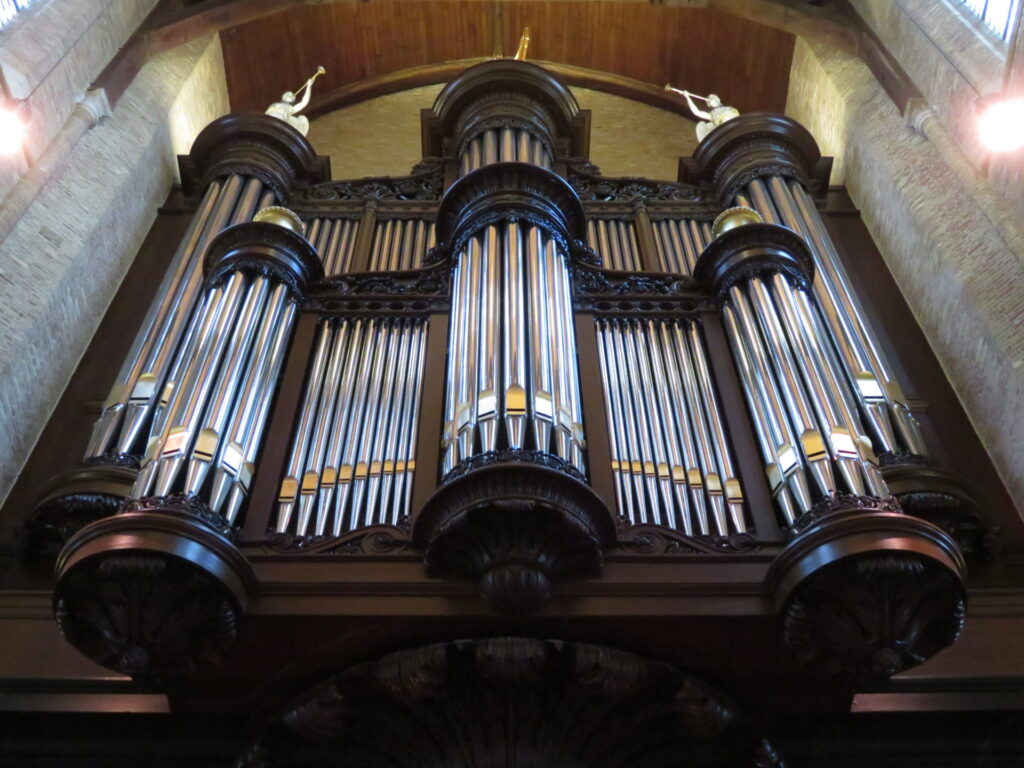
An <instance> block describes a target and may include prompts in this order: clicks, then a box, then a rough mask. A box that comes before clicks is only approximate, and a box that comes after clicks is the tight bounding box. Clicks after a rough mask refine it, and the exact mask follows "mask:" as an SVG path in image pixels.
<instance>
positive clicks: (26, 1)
mask: <svg viewBox="0 0 1024 768" xmlns="http://www.w3.org/2000/svg"><path fill="white" fill-rule="evenodd" d="M32 2H33V0H0V27H2V26H4V25H5V24H6V23H7V22H9V21H10V20H11V19H13V18H14V17H15V16H16V15H17V14H18V11H21V10H24V9H25V8H27V7H28V6H29V5H31V4H32Z"/></svg>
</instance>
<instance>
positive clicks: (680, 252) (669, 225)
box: [651, 219, 704, 275]
mask: <svg viewBox="0 0 1024 768" xmlns="http://www.w3.org/2000/svg"><path fill="white" fill-rule="evenodd" d="M651 224H652V227H653V229H654V240H655V245H656V246H657V249H658V261H659V264H660V266H661V270H662V271H663V272H678V273H680V274H684V275H690V274H693V269H694V267H695V266H696V265H697V256H698V254H699V253H700V252H701V250H703V248H704V235H703V233H702V230H701V225H700V224H699V222H697V221H695V220H693V219H659V220H656V221H653V222H651Z"/></svg>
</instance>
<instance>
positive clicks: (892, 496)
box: [8, 60, 1020, 768]
mask: <svg viewBox="0 0 1024 768" xmlns="http://www.w3.org/2000/svg"><path fill="white" fill-rule="evenodd" d="M421 119H422V135H423V150H424V157H423V161H422V162H421V163H420V164H419V165H417V166H416V167H415V168H414V169H413V170H412V172H411V173H410V174H409V175H408V176H404V177H393V178H391V177H388V178H376V179H361V180H348V181H338V180H332V179H331V177H330V169H329V164H328V163H327V161H326V159H325V158H322V157H319V156H318V155H317V154H316V152H315V150H314V148H313V147H312V146H311V145H310V144H309V143H308V142H307V141H306V139H305V138H304V137H303V136H302V135H301V134H299V133H298V132H297V131H295V130H294V129H293V128H291V127H290V126H288V125H287V124H285V123H284V122H282V121H280V120H277V119H275V118H273V117H270V116H266V115H256V114H233V115H229V116H226V117H224V118H221V119H219V120H217V121H215V122H214V123H212V124H211V125H209V126H208V127H207V128H206V129H205V130H204V131H203V132H202V133H201V134H200V135H199V137H198V138H197V140H196V141H195V144H194V146H193V147H192V150H191V152H190V154H189V155H188V156H184V157H182V158H181V159H180V165H181V173H182V188H181V190H180V193H178V194H177V196H176V197H175V200H176V201H177V203H176V204H177V205H178V206H179V207H178V210H177V213H176V216H174V218H175V221H176V222H177V223H175V224H173V225H168V226H166V227H164V229H162V230H160V237H159V238H156V239H155V240H154V239H153V238H151V241H149V244H148V246H147V248H148V251H147V248H144V250H143V253H142V254H141V255H140V257H139V263H140V265H142V267H141V268H142V269H144V270H145V275H144V277H143V278H141V279H140V280H139V283H138V284H139V285H142V286H144V287H143V290H142V292H143V294H144V295H143V296H142V297H138V296H136V297H135V298H134V301H133V302H132V303H131V304H130V305H129V304H128V303H126V302H125V301H121V304H120V305H118V303H117V302H115V305H114V306H113V307H112V309H111V317H114V318H115V319H116V322H117V324H118V326H119V327H120V329H121V330H120V334H119V335H116V334H113V333H110V334H108V336H109V339H110V340H109V341H107V340H105V339H104V337H103V333H102V332H101V334H100V335H99V336H98V337H97V340H96V341H95V342H94V344H93V347H92V349H91V350H90V353H89V356H91V357H87V360H86V362H85V363H83V365H85V364H88V365H89V366H90V368H91V369H92V370H93V371H94V373H93V374H91V376H92V378H91V379H90V381H91V382H92V383H93V384H94V385H95V386H100V385H102V386H103V387H104V388H105V391H103V392H102V393H101V392H100V391H96V392H94V393H93V394H92V396H93V397H94V398H95V399H96V400H98V401H100V402H99V404H98V407H97V408H96V409H95V410H94V413H93V414H92V415H93V416H95V421H94V424H93V426H92V427H91V430H83V431H82V434H77V433H74V434H72V433H69V434H66V435H65V442H66V443H67V446H66V447H64V446H61V447H59V448H55V449H54V450H51V452H50V454H47V455H46V456H44V457H42V458H37V459H35V460H34V461H35V465H34V466H35V467H36V470H35V471H36V473H37V474H45V475H46V481H45V482H44V483H43V484H42V485H41V487H39V488H38V490H37V491H36V492H35V493H34V496H33V500H32V503H31V505H29V506H27V507H26V508H24V509H22V510H20V511H15V512H13V513H12V514H19V515H21V516H22V517H23V518H24V521H25V522H24V530H25V536H24V538H25V541H27V542H30V545H29V546H30V549H32V550H33V553H32V554H33V556H34V557H35V560H36V561H37V563H36V568H37V571H38V570H39V566H38V561H40V560H42V561H43V562H44V565H48V564H49V563H50V562H52V563H53V567H54V568H55V574H56V575H55V580H54V582H53V606H54V614H55V618H56V622H57V625H58V626H59V629H60V631H61V633H62V634H63V637H64V639H65V640H66V641H67V643H69V644H70V645H71V646H73V647H74V648H75V649H77V650H78V651H79V652H81V653H83V654H85V655H86V656H87V657H88V658H90V659H92V660H93V661H95V662H97V663H98V664H100V665H103V666H104V667H107V668H109V669H110V670H113V672H115V673H116V674H117V675H121V676H126V677H128V678H131V679H132V680H134V681H135V683H136V684H138V685H142V686H145V687H146V689H147V690H148V689H152V688H156V689H160V690H164V689H166V690H171V691H174V692H175V693H174V697H175V698H174V702H175V706H176V707H178V708H180V710H181V711H203V708H204V705H203V703H202V701H203V698H202V696H203V694H202V693H200V692H206V693H208V692H209V691H211V690H215V691H217V696H216V698H217V700H218V702H220V703H219V704H218V705H217V706H218V707H223V708H226V709H228V710H231V711H238V712H244V713H246V714H247V715H249V716H251V717H255V718H259V719H260V721H261V722H262V723H263V726H262V727H261V728H260V729H259V731H258V733H256V734H254V735H253V736H252V741H251V744H250V746H249V747H247V748H246V749H245V750H243V751H242V754H241V757H239V758H238V760H239V762H238V765H241V766H271V765H273V766H277V765H281V766H284V765H310V766H313V765H316V766H320V765H345V766H349V765H352V766H385V765H388V766H409V767H410V768H411V767H412V766H424V767H426V766H438V767H440V766H459V767H460V768H461V767H462V766H465V767H466V768H468V767H469V766H484V765H487V766H491V765H494V766H499V765H500V766H537V765H551V766H556V765H557V766H566V767H567V768H575V766H579V768H585V767H591V766H593V767H597V766H609V767H611V766H632V765H637V766H640V765H642V766H645V767H647V768H654V767H655V766H661V765H664V766H670V765H679V764H681V763H680V762H679V759H680V755H686V756H688V760H687V762H686V764H693V765H702V766H703V765H708V766H711V765H737V766H738V765H750V766H754V765H757V766H770V765H782V764H783V757H782V756H780V753H779V751H778V750H777V749H775V747H773V746H772V743H773V742H772V739H773V738H774V736H775V734H776V733H777V732H779V733H783V737H782V738H783V741H785V735H784V734H785V728H783V727H782V726H780V725H779V723H781V722H783V721H784V720H785V719H786V718H787V717H791V716H794V715H800V714H801V713H805V712H809V711H819V710H825V711H835V712H842V711H844V708H848V706H849V697H850V695H851V692H853V691H855V690H859V688H858V686H869V687H870V686H883V688H884V686H885V685H886V684H887V683H886V682H885V681H886V680H888V679H889V678H890V677H891V676H893V675H897V674H899V673H904V672H906V671H908V670H911V669H912V668H914V667H917V666H918V665H920V664H922V663H924V662H926V661H927V660H928V659H930V658H931V657H933V656H935V655H936V654H939V653H940V652H942V651H943V649H945V648H947V647H948V646H951V645H953V644H954V643H955V642H956V640H957V638H958V636H959V635H960V633H961V631H962V628H963V625H964V620H965V615H966V612H967V601H968V586H969V585H970V584H971V582H970V581H969V580H968V566H970V569H971V571H970V572H971V574H972V577H973V574H974V573H975V568H976V567H977V569H978V571H979V572H980V573H982V574H983V575H984V574H985V573H987V572H991V571H992V568H993V566H992V565H991V563H992V558H993V557H995V556H994V555H993V554H992V551H991V550H992V549H993V538H994V536H993V534H992V529H993V526H994V525H998V526H1001V527H1002V528H1003V531H1002V532H1001V533H1000V535H1001V536H1004V537H1005V540H1004V542H1003V543H1004V546H1010V547H1012V546H1014V545H1015V542H1016V541H1017V539H1018V537H1019V535H1020V531H1019V524H1018V523H1017V522H1016V518H1015V517H1014V512H1013V510H1012V506H1011V505H1010V504H1009V502H1008V499H1007V498H1006V495H1005V491H1004V490H1003V489H1002V487H1001V486H999V485H998V483H993V482H992V481H991V478H992V477H994V471H993V470H992V469H991V466H990V465H989V463H988V460H987V458H986V457H985V456H984V452H983V450H981V447H980V444H979V443H978V441H977V439H976V437H975V436H974V435H973V433H970V431H969V430H968V431H967V432H966V433H965V431H964V427H963V425H964V424H965V423H966V421H965V417H964V415H963V413H962V412H961V411H960V410H959V409H958V408H957V407H953V408H947V407H945V404H943V406H942V407H939V405H937V404H932V405H929V404H927V403H925V402H924V399H923V398H922V396H921V394H920V393H921V392H925V391H930V390H929V387H931V388H933V389H934V388H935V387H939V390H938V391H941V392H945V391H946V390H945V389H941V388H942V387H947V385H946V384H945V383H944V380H943V379H942V376H941V372H940V371H938V369H937V365H936V363H935V361H934V359H932V358H931V357H930V353H929V352H928V350H927V349H926V348H923V342H922V340H921V337H920V334H919V332H917V330H916V328H914V327H913V326H912V321H911V325H909V326H908V325H906V323H907V322H908V318H909V312H908V311H907V310H906V308H905V307H903V306H902V305H901V300H900V299H899V297H898V292H896V291H895V289H894V288H893V286H892V285H891V279H890V278H889V277H888V275H887V274H886V273H885V272H884V267H882V265H881V262H880V260H879V259H878V257H877V253H874V251H873V246H871V243H870V240H869V239H868V238H867V237H866V232H865V231H864V230H863V227H862V226H861V225H860V223H859V219H856V218H855V216H853V215H851V213H850V211H849V206H848V205H847V204H845V203H844V202H843V200H844V198H843V195H842V193H841V191H838V190H832V191H830V190H829V188H828V184H827V181H828V175H829V168H830V160H829V159H828V158H823V157H822V156H821V155H820V152H819V150H818V148H817V145H816V144H815V142H814V139H813V138H812V137H811V135H810V134H809V133H808V132H807V131H806V130H805V129H804V128H803V127H802V126H800V125H799V124H797V123H796V122H794V121H793V120H791V119H789V118H786V117H784V116H781V115H774V114H766V113H753V114H746V115H741V116H740V117H737V118H734V119H732V120H729V121H728V122H726V123H724V124H722V125H720V126H718V127H716V128H714V130H712V131H711V132H710V133H709V134H708V135H707V136H706V137H705V138H704V139H703V140H702V141H701V143H700V145H699V146H698V148H697V150H696V152H695V154H694V156H693V157H692V158H683V159H681V161H680V171H679V179H678V180H676V181H651V180H647V179H622V178H610V177H604V176H602V175H601V173H600V171H599V170H598V169H597V168H596V167H595V166H593V165H592V164H591V163H590V162H589V161H588V141H589V138H588V131H589V119H590V116H589V114H588V113H586V112H584V111H582V110H580V108H579V106H578V105H577V103H576V100H575V99H574V97H573V95H572V93H571V92H570V90H569V89H568V88H567V87H565V86H564V85H563V84H561V83H560V82H559V81H558V80H557V79H555V78H554V77H553V76H552V75H551V74H549V73H548V72H546V71H545V70H544V69H543V68H541V67H540V66H537V65H534V64H530V63H526V62H522V61H513V60H494V61H490V62H487V63H484V64H480V65H477V66H475V67H472V68H470V69H467V70H465V71H464V72H463V73H461V74H460V75H458V76H457V77H456V78H455V79H454V80H452V81H451V82H450V83H449V84H448V85H447V86H446V87H445V88H444V89H443V90H442V91H441V93H440V95H439V96H438V97H437V100H436V101H435V103H434V105H433V107H432V108H430V109H424V110H423V114H422V118H421ZM624 140H628V137H624ZM158 226H159V223H158ZM872 254H873V255H872ZM147 259H148V260H149V261H147ZM148 264H152V267H149V266H147V265H148ZM143 303H145V307H144V308H143V309H142V310H141V311H140V307H142V305H143ZM129 337H130V338H129ZM947 389H948V387H947ZM908 393H911V394H908ZM965 434H966V435H967V436H966V437H964V435H965ZM72 449H74V451H78V452H79V455H78V456H73V455H72V453H73V451H72ZM61 451H63V453H61ZM38 453H39V452H38V451H37V454H38ZM44 453H45V451H44ZM53 455H57V456H59V457H61V458H62V460H64V462H65V463H64V464H63V465H61V466H56V465H55V464H54V461H53V459H52V456H53ZM964 475H968V477H964ZM15 499H16V497H15ZM12 504H13V502H12ZM12 504H9V505H8V508H10V507H11V506H12ZM1011 518H1012V520H1013V521H1012V522H1009V521H1010V520H1011ZM47 553H49V555H50V556H52V560H51V561H48V560H47V559H46V558H47ZM986 558H987V559H986ZM30 559H31V558H30ZM986 563H987V564H988V565H986ZM986 569H988V570H986ZM996 570H998V569H996ZM926 666H927V665H926ZM214 709H216V707H214Z"/></svg>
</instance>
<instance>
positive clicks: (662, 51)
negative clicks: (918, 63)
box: [221, 0, 794, 112]
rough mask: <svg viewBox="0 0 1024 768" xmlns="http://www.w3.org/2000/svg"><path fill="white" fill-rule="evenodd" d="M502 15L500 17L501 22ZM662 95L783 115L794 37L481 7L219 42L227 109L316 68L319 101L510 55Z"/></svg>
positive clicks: (638, 16)
mask: <svg viewBox="0 0 1024 768" xmlns="http://www.w3.org/2000/svg"><path fill="white" fill-rule="evenodd" d="M496 8H497V12H496ZM524 26H530V27H531V29H532V32H533V34H532V41H531V43H530V51H529V53H530V58H532V59H543V60H548V61H554V62H559V63H563V64H571V65H575V66H579V67H587V68H590V69H595V70H600V71H605V72H611V73H614V74H618V75H622V76H625V77H630V78H634V79H636V80H640V81H644V82H648V83H652V84H655V85H658V86H660V85H661V84H663V83H665V82H666V81H671V82H673V83H675V84H677V85H679V86H680V87H685V88H688V89H690V90H692V91H696V92H698V93H708V92H715V93H718V94H719V95H721V96H722V97H723V99H724V100H725V102H726V103H729V104H733V105H735V106H737V107H738V108H739V109H740V110H742V111H747V112H749V111H755V110H769V111H776V112H781V111H783V109H784V108H785V101H786V91H787V88H788V86H789V69H790V64H791V61H792V54H793V43H794V37H793V36H792V35H790V34H788V33H785V32H782V31H779V30H776V29H771V28H769V27H767V26H763V25H761V24H757V23H755V22H752V21H748V20H745V19H741V18H737V17H735V16H730V15H727V14H724V13H720V12H718V11H714V10H710V9H693V8H676V7H668V6H664V5H652V4H646V3H627V2H534V1H532V0H523V1H522V2H515V3H504V4H502V5H500V6H497V7H496V6H495V4H493V3H486V2H479V1H478V0H462V1H461V2H434V1H433V0H430V1H427V0H399V1H397V2H377V1H374V2H364V3H333V4H328V5H303V6H296V7H293V8H291V9H289V10H288V11H287V12H285V13H279V14H276V15H273V16H268V17H265V18H262V19H258V20H255V21H252V22H249V23H247V24H243V25H241V26H237V27H233V28H231V29H228V30H225V31H224V32H222V33H221V40H222V44H223V49H224V63H225V67H226V70H227V78H228V89H229V93H230V96H231V104H232V107H233V109H235V110H262V109H263V108H265V107H266V106H267V105H268V104H270V103H271V102H272V101H274V100H275V99H276V98H277V97H278V95H279V94H280V93H281V92H283V91H285V90H288V89H294V88H297V87H298V86H299V85H300V84H301V83H302V82H303V81H304V80H305V78H306V77H308V76H309V74H310V73H312V72H313V71H314V70H315V69H316V67H317V66H318V65H321V64H322V65H323V66H324V67H326V68H327V74H326V75H325V76H324V77H322V78H321V79H320V80H319V81H318V82H317V88H316V90H317V91H318V92H319V93H326V92H327V91H330V90H333V89H335V88H340V87H342V86H344V85H346V84H348V83H352V82H357V81H360V80H365V79H367V78H372V77H379V76H380V75H384V74H387V73H388V72H393V71H396V70H399V69H405V68H409V67H414V66H421V65H424V64H431V63H438V62H443V61H449V60H454V59H463V58H472V57H478V56H487V55H490V54H492V53H493V52H494V50H495V44H496V42H498V41H500V44H501V48H502V50H503V51H504V52H505V53H509V52H511V51H514V50H515V48H516V44H517V41H518V38H519V34H520V32H521V31H522V28H523V27H524Z"/></svg>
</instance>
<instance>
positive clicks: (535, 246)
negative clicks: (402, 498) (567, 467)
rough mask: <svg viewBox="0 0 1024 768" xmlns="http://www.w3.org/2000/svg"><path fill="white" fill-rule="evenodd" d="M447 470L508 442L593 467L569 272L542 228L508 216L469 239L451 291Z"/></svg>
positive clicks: (444, 465)
mask: <svg viewBox="0 0 1024 768" xmlns="http://www.w3.org/2000/svg"><path fill="white" fill-rule="evenodd" d="M448 347H449V357H448V385H447V392H446V399H445V434H444V440H443V447H444V450H443V462H442V471H443V472H444V473H447V472H448V471H450V470H451V469H452V468H453V467H455V466H456V465H458V464H459V463H460V462H462V461H464V460H465V459H468V458H470V457H471V456H474V455H476V454H477V453H480V452H482V451H489V450H496V449H500V448H504V447H508V448H513V449H522V448H534V449H536V450H541V451H545V452H549V453H552V454H554V455H556V456H558V457H560V458H562V459H564V460H565V461H566V462H568V463H570V464H572V465H573V466H575V467H576V468H577V469H580V470H581V471H582V470H583V468H584V460H583V452H584V447H585V443H584V438H583V428H582V421H583V419H582V408H581V406H580V390H579V381H578V370H577V364H576V352H575V336H574V326H573V315H572V305H571V297H570V292H569V276H568V272H567V269H566V265H565V259H564V258H563V256H562V255H561V254H560V253H559V251H558V247H557V246H556V244H555V242H554V241H553V240H552V239H551V237H550V236H549V235H548V234H547V233H546V232H545V231H544V230H543V229H542V228H540V227H535V226H533V225H530V224H521V223H519V222H504V223H500V224H493V225H489V226H486V227H484V228H483V229H482V230H481V231H480V232H478V233H476V234H475V235H473V236H472V237H470V238H469V239H468V241H467V243H466V246H465V248H464V249H463V250H462V252H461V253H460V255H459V259H458V263H457V266H456V268H455V277H454V283H453V293H452V319H451V324H450V335H449V345H448Z"/></svg>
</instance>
